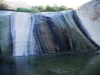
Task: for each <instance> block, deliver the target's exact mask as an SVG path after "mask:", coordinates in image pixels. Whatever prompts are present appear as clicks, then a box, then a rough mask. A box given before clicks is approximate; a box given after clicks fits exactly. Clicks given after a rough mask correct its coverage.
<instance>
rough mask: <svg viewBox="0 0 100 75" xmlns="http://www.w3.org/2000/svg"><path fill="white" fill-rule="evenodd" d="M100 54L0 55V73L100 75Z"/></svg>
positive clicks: (1, 74)
mask: <svg viewBox="0 0 100 75" xmlns="http://www.w3.org/2000/svg"><path fill="white" fill-rule="evenodd" d="M99 59H100V55H89V54H85V55H84V54H83V55H71V54H69V55H68V54H66V53H65V54H55V55H54V54H52V55H39V56H28V57H9V56H6V57H2V56H1V57H0V75H92V74H93V75H100V73H99V72H100V71H99V70H100V66H99V64H100V60H99Z"/></svg>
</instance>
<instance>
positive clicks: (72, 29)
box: [0, 1, 100, 56]
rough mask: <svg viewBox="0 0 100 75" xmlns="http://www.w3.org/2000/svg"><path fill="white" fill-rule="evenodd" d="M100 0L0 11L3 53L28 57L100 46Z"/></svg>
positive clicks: (93, 48)
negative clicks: (46, 9)
mask: <svg viewBox="0 0 100 75" xmlns="http://www.w3.org/2000/svg"><path fill="white" fill-rule="evenodd" d="M99 7H100V1H90V2H88V3H86V4H84V5H83V6H81V7H80V8H79V9H77V10H68V11H61V12H52V13H51V12H43V13H38V14H31V13H22V12H10V13H9V12H6V11H5V12H4V11H1V12H0V48H1V52H2V54H3V55H13V56H28V55H38V54H51V53H62V52H69V51H81V52H84V51H85V52H88V51H92V50H96V49H97V48H99V45H100V40H99V38H100V32H99V30H100V18H99V17H100V16H97V15H99V14H100V8H99Z"/></svg>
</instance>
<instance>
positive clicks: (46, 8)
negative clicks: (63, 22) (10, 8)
mask: <svg viewBox="0 0 100 75" xmlns="http://www.w3.org/2000/svg"><path fill="white" fill-rule="evenodd" d="M64 10H73V9H72V8H67V7H66V6H63V5H62V6H57V5H56V4H55V5H54V6H49V5H47V6H34V7H33V6H32V7H31V8H29V9H28V8H22V7H21V8H17V9H16V11H18V12H32V13H38V12H57V11H64Z"/></svg>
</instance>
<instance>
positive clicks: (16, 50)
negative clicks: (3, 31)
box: [11, 12, 36, 56]
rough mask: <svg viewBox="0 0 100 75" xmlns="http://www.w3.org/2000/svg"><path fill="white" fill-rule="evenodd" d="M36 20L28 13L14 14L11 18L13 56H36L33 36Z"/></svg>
mask: <svg viewBox="0 0 100 75" xmlns="http://www.w3.org/2000/svg"><path fill="white" fill-rule="evenodd" d="M33 28H34V18H33V17H32V16H31V14H28V13H20V12H19V13H14V14H13V15H12V17H11V33H12V37H13V56H27V55H35V54H36V42H35V39H34V36H33Z"/></svg>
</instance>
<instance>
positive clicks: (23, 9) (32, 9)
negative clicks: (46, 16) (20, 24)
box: [16, 7, 40, 13]
mask: <svg viewBox="0 0 100 75" xmlns="http://www.w3.org/2000/svg"><path fill="white" fill-rule="evenodd" d="M16 11H17V12H31V13H38V12H40V11H39V10H38V9H37V8H35V7H31V8H29V9H28V8H22V7H21V8H17V9H16Z"/></svg>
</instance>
